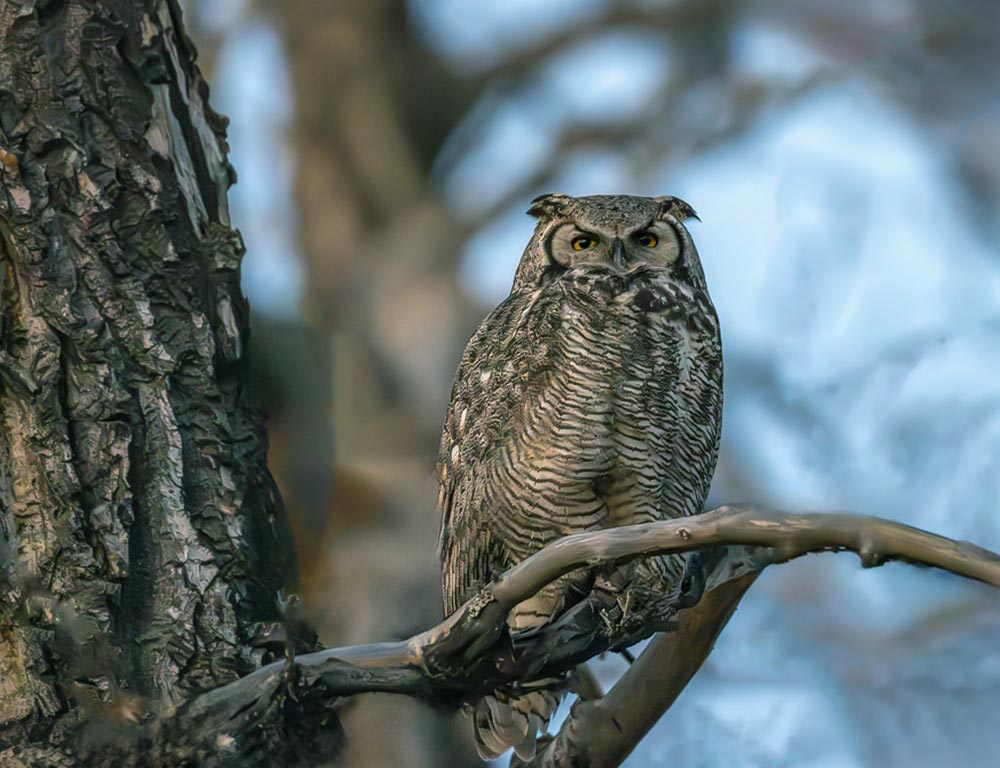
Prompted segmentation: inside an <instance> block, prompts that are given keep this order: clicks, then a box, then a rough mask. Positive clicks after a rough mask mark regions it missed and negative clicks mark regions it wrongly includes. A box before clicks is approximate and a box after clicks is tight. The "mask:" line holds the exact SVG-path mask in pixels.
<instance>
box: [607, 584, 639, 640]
mask: <svg viewBox="0 0 1000 768" xmlns="http://www.w3.org/2000/svg"><path fill="white" fill-rule="evenodd" d="M632 594H633V591H632V590H631V589H626V590H625V591H624V592H619V593H617V594H616V595H615V603H616V604H617V608H618V610H615V609H614V608H604V609H602V610H601V612H600V617H601V621H603V622H604V627H605V634H606V635H607V636H608V637H617V636H620V635H622V634H623V633H624V631H625V630H626V629H628V628H629V620H630V619H631V618H632V602H633V600H632Z"/></svg>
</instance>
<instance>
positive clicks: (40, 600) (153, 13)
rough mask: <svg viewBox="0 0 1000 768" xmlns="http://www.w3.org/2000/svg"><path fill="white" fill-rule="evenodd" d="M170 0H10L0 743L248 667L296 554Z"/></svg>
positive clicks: (207, 145) (21, 741)
mask: <svg viewBox="0 0 1000 768" xmlns="http://www.w3.org/2000/svg"><path fill="white" fill-rule="evenodd" d="M224 125H225V123H224V121H223V120H222V119H221V118H220V117H219V116H217V115H216V114H214V113H213V112H212V111H211V109H210V107H209V106H208V103H207V88H206V86H205V84H204V82H203V80H202V79H201V76H200V74H199V73H198V70H197V69H196V67H195V65H194V50H193V48H192V46H191V44H190V43H189V41H188V40H187V38H186V37H185V35H184V32H183V29H182V27H181V23H180V11H179V8H178V6H177V4H176V2H174V0H142V1H141V2H128V1H127V0H99V1H96V2H95V1H94V0H89V1H85V0H37V2H36V1H34V0H18V1H16V2H15V1H13V0H12V1H11V2H6V3H3V4H0V269H2V292H0V303H2V318H0V322H2V326H0V339H2V350H0V398H2V399H0V764H3V765H5V766H6V765H11V764H15V765H16V764H19V763H20V764H27V765H35V764H39V765H41V764H45V765H59V764H74V763H73V758H72V754H73V749H74V746H73V744H74V742H73V739H74V738H75V735H76V733H77V726H78V725H80V724H81V723H82V722H84V720H88V721H89V722H94V723H100V724H101V725H102V727H101V728H99V729H98V728H91V729H89V730H90V733H89V737H90V738H91V739H94V738H104V737H106V736H107V734H108V733H109V732H110V731H109V726H112V725H114V724H115V723H123V724H124V723H127V722H128V721H129V720H131V719H133V718H134V717H135V716H136V714H137V712H139V711H140V710H145V709H146V708H147V706H149V705H150V704H153V703H155V704H164V703H167V704H169V703H174V702H176V701H179V700H181V699H183V698H186V697H189V696H190V695H192V694H193V693H195V692H197V691H201V690H204V689H207V688H213V687H216V686H218V685H220V684H222V683H226V682H229V681H231V680H233V679H235V678H236V677H238V676H240V675H242V674H244V673H246V672H247V671H249V670H251V669H253V668H255V667H256V666H258V665H259V664H260V662H261V657H262V656H263V655H264V651H263V650H262V649H260V648H255V644H254V643H253V642H252V641H253V638H255V637H256V636H259V635H261V634H262V633H263V632H265V631H267V630H268V628H269V627H268V624H269V622H272V621H274V620H276V619H278V618H280V617H279V609H278V600H277V598H278V595H279V592H280V590H281V589H282V588H283V587H286V586H289V585H290V584H291V582H292V580H293V578H294V558H293V552H292V548H291V538H290V536H289V534H288V531H287V527H286V521H285V518H284V514H283V511H282V509H281V503H280V499H279V497H278V495H277V493H276V491H275V488H274V485H273V482H272V480H271V477H270V475H269V474H268V471H267V468H266V463H265V454H266V437H265V434H264V430H263V418H262V414H261V413H260V411H259V409H258V408H257V407H256V406H255V405H254V401H253V398H252V397H250V396H249V395H248V392H247V385H246V382H247V378H246V375H245V373H246V372H245V365H244V358H245V352H246V345H247V340H248V339H247V304H246V301H245V299H244V298H243V296H242V294H241V292H240V286H239V281H240V259H241V256H242V252H243V248H242V243H241V241H240V237H239V234H238V233H237V232H236V231H234V230H233V229H231V228H230V225H229V215H228V208H227V199H226V195H227V189H228V187H229V185H230V183H231V182H232V181H233V172H232V169H231V168H230V166H229V164H228V163H227V161H226V144H225V141H224V138H223V133H224Z"/></svg>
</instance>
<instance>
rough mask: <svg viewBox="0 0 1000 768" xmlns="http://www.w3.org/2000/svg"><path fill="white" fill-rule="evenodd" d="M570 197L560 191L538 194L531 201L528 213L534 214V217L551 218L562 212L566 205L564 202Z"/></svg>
mask: <svg viewBox="0 0 1000 768" xmlns="http://www.w3.org/2000/svg"><path fill="white" fill-rule="evenodd" d="M572 199H573V198H571V197H570V196H569V195H564V194H563V193H562V192H550V193H548V194H546V195H539V196H538V197H536V198H535V199H534V200H532V201H531V207H530V208H529V209H528V215H529V216H534V217H535V218H536V219H544V218H551V217H553V216H556V215H557V214H559V213H562V212H563V210H564V208H565V207H566V203H568V202H569V201H570V200H572Z"/></svg>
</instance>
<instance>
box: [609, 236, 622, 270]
mask: <svg viewBox="0 0 1000 768" xmlns="http://www.w3.org/2000/svg"><path fill="white" fill-rule="evenodd" d="M611 260H612V261H613V262H614V263H615V266H616V267H623V266H625V243H623V242H622V241H621V238H619V237H616V238H615V239H614V240H612V241H611Z"/></svg>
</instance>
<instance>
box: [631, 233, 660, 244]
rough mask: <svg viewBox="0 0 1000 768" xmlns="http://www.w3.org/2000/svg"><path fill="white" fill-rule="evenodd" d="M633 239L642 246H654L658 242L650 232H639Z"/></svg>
mask: <svg viewBox="0 0 1000 768" xmlns="http://www.w3.org/2000/svg"><path fill="white" fill-rule="evenodd" d="M635 241H636V242H637V243H639V245H641V246H642V247H643V248H655V247H656V244H657V243H658V242H660V241H659V240H657V239H656V235H654V234H653V233H652V232H640V233H639V234H638V235H636V236H635Z"/></svg>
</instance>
